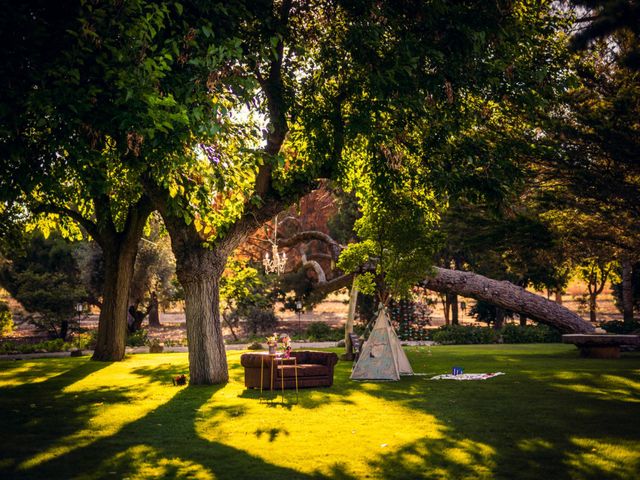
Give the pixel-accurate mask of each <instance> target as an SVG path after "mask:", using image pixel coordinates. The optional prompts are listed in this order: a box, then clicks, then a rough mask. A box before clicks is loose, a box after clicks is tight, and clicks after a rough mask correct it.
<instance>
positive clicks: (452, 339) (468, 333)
mask: <svg viewBox="0 0 640 480" xmlns="http://www.w3.org/2000/svg"><path fill="white" fill-rule="evenodd" d="M432 338H433V340H434V341H435V342H438V343H442V344H445V345H446V344H449V345H470V344H481V343H485V344H486V343H499V342H501V343H558V342H560V341H562V334H561V333H560V332H559V331H558V330H556V329H555V328H552V327H548V326H547V325H527V326H526V327H521V326H519V325H514V324H510V323H509V324H506V325H505V326H504V327H503V328H502V329H501V330H494V329H493V328H489V327H472V326H466V325H445V326H443V327H440V328H439V329H437V330H436V331H435V332H434V333H433V335H432Z"/></svg>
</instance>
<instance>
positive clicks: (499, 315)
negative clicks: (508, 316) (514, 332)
mask: <svg viewBox="0 0 640 480" xmlns="http://www.w3.org/2000/svg"><path fill="white" fill-rule="evenodd" d="M503 326H504V310H503V309H502V308H500V307H496V319H495V321H494V322H493V328H494V329H496V330H500V329H501V328H502V327H503Z"/></svg>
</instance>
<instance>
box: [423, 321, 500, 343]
mask: <svg viewBox="0 0 640 480" xmlns="http://www.w3.org/2000/svg"><path fill="white" fill-rule="evenodd" d="M432 338H433V340H434V341H435V342H438V343H442V344H450V345H453V344H457V345H469V344H478V343H496V342H497V341H498V333H497V332H496V331H495V330H493V329H492V328H487V327H472V326H466V325H444V326H442V327H440V328H439V329H438V330H436V332H435V333H434V334H433V336H432Z"/></svg>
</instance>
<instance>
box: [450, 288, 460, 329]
mask: <svg viewBox="0 0 640 480" xmlns="http://www.w3.org/2000/svg"><path fill="white" fill-rule="evenodd" d="M449 305H451V325H459V324H460V321H459V319H458V295H456V294H455V293H451V294H449Z"/></svg>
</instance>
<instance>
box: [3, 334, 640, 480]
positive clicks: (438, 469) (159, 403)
mask: <svg viewBox="0 0 640 480" xmlns="http://www.w3.org/2000/svg"><path fill="white" fill-rule="evenodd" d="M407 352H408V354H409V358H410V360H411V362H412V364H413V367H414V370H415V371H416V372H424V373H428V374H429V376H431V375H435V374H438V373H445V372H448V371H449V370H450V369H451V367H452V366H453V365H461V366H463V367H464V368H465V372H491V371H503V372H505V373H506V375H504V376H500V377H496V378H493V379H490V380H486V381H475V382H455V381H431V380H429V379H428V378H429V376H415V377H408V378H403V380H401V381H400V382H390V383H366V384H365V383H355V382H351V381H349V379H348V377H349V371H350V364H349V363H347V362H340V363H339V364H338V366H337V371H336V379H335V385H334V387H332V388H329V389H317V390H301V391H300V401H299V404H297V405H292V404H285V405H282V404H279V403H274V404H267V403H261V402H260V401H259V398H258V397H259V392H256V391H246V390H245V389H244V387H243V383H242V379H243V377H242V376H243V372H242V367H241V366H240V364H239V356H240V353H241V352H230V353H229V362H230V372H231V381H230V382H229V384H227V385H225V386H218V387H174V386H173V385H172V384H171V377H172V375H176V374H179V373H184V372H186V371H187V357H186V354H159V355H135V356H131V357H129V358H128V359H127V360H126V361H124V362H119V363H111V364H109V363H97V362H91V361H89V360H88V359H87V358H86V357H85V358H63V359H43V360H33V361H15V362H10V361H2V362H0V419H1V429H2V435H0V478H7V479H9V478H10V479H14V478H42V479H54V478H61V479H69V478H87V479H89V478H91V479H93V478H105V479H110V478H114V479H115V478H129V479H136V478H202V479H229V480H232V479H241V478H255V479H276V478H277V479H281V480H288V479H298V478H301V479H307V478H319V479H321V478H330V479H351V478H358V479H359V478H398V479H416V478H443V479H445V478H446V479H449V478H473V479H475V478H505V479H513V478H531V479H540V478H542V479H548V480H556V479H563V478H577V479H586V478H593V479H603V478H628V479H633V478H640V475H639V472H640V355H638V354H625V355H623V358H622V359H620V360H593V359H582V358H579V357H578V354H577V350H576V349H575V348H574V347H572V346H564V345H501V346H494V345H486V346H485V345H483V346H457V347H432V348H431V350H430V351H428V350H427V349H426V348H423V347H414V348H408V349H407ZM294 399H295V394H294V393H291V392H287V397H286V400H294Z"/></svg>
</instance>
